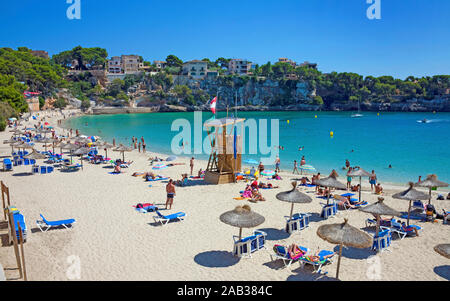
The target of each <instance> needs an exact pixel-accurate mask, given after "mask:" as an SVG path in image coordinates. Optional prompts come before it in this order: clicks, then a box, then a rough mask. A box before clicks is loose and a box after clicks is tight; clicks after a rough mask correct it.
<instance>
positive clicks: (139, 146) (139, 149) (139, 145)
mask: <svg viewBox="0 0 450 301" xmlns="http://www.w3.org/2000/svg"><path fill="white" fill-rule="evenodd" d="M138 151H139V152H141V141H139V144H138Z"/></svg>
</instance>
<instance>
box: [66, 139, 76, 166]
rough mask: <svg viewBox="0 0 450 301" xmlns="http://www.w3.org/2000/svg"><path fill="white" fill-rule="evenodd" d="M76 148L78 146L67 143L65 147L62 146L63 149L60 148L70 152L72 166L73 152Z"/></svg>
mask: <svg viewBox="0 0 450 301" xmlns="http://www.w3.org/2000/svg"><path fill="white" fill-rule="evenodd" d="M78 148H79V146H78V145H76V144H72V143H67V144H66V145H64V147H62V149H66V150H68V151H70V164H72V156H73V151H75V150H77V149H78Z"/></svg>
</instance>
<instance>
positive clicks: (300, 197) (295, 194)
mask: <svg viewBox="0 0 450 301" xmlns="http://www.w3.org/2000/svg"><path fill="white" fill-rule="evenodd" d="M276 198H277V199H279V200H280V201H282V202H288V203H292V206H291V213H290V215H289V219H291V218H292V213H293V211H294V204H295V203H297V204H304V203H311V202H312V198H311V197H310V196H309V195H306V194H304V193H302V192H300V191H298V190H297V182H295V181H294V182H292V189H291V190H289V191H284V192H280V193H278V194H277V195H276Z"/></svg>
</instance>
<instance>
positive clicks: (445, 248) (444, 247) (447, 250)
mask: <svg viewBox="0 0 450 301" xmlns="http://www.w3.org/2000/svg"><path fill="white" fill-rule="evenodd" d="M434 250H435V251H436V252H437V253H438V254H440V255H442V256H444V257H446V258H448V259H450V244H440V245H437V246H435V247H434Z"/></svg>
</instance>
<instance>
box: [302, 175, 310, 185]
mask: <svg viewBox="0 0 450 301" xmlns="http://www.w3.org/2000/svg"><path fill="white" fill-rule="evenodd" d="M308 182H309V183H311V181H310V180H309V179H308V178H307V177H303V178H301V179H300V183H301V184H302V185H306V184H308Z"/></svg>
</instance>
